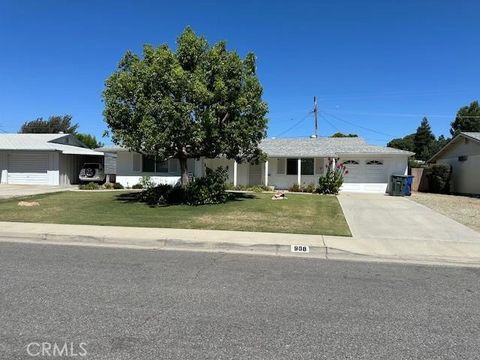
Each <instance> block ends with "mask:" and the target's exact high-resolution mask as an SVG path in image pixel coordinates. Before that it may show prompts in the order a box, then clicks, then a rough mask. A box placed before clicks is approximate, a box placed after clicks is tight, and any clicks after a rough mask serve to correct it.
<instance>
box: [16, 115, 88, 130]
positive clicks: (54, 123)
mask: <svg viewBox="0 0 480 360" xmlns="http://www.w3.org/2000/svg"><path fill="white" fill-rule="evenodd" d="M77 129H78V124H72V116H71V115H60V116H59V115H54V116H50V117H49V118H48V119H47V120H44V119H43V118H41V117H40V118H37V119H35V120H32V121H27V122H25V123H24V124H23V125H22V127H21V128H20V133H36V134H56V133H59V132H63V133H65V134H76V132H77Z"/></svg>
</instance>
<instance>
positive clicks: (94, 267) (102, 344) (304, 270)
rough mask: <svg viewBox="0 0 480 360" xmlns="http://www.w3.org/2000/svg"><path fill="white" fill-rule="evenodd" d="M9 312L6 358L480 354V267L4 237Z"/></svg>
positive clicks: (1, 323)
mask: <svg viewBox="0 0 480 360" xmlns="http://www.w3.org/2000/svg"><path fill="white" fill-rule="evenodd" d="M0 311H1V312H0V335H1V336H0V358H1V359H33V358H42V359H46V358H53V357H50V356H47V355H48V354H45V353H43V355H45V356H43V357H42V356H40V355H42V354H40V351H41V350H45V346H46V345H44V344H47V348H48V344H51V346H52V349H54V347H55V344H56V346H57V350H62V348H61V346H63V345H64V344H68V349H66V350H68V353H67V352H65V348H63V350H62V351H64V352H63V353H60V354H61V355H62V357H60V358H69V357H70V358H76V359H129V360H131V359H214V358H215V359H276V360H277V359H474V358H479V357H480V355H479V354H480V269H472V268H457V267H434V266H413V265H399V264H378V263H356V262H336V261H328V260H316V259H299V258H280V257H268V256H245V255H233V254H215V253H195V252H174V251H148V250H131V249H106V248H95V247H74V246H58V245H33V244H18V243H17V244H13V243H1V244H0ZM32 343H33V345H32ZM28 346H30V348H28ZM80 346H82V347H80ZM27 348H28V350H29V351H30V355H32V354H33V355H35V356H33V357H32V356H30V355H29V353H27ZM52 349H50V350H49V351H50V352H51V351H53V350H52ZM82 350H84V351H82ZM38 354H40V355H38ZM74 354H75V355H77V356H76V357H74V356H73V355H74ZM65 355H68V356H65ZM80 355H85V356H80ZM56 358H59V357H56Z"/></svg>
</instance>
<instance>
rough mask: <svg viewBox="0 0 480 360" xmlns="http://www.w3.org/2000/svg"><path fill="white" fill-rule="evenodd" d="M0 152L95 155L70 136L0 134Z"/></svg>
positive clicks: (97, 154)
mask: <svg viewBox="0 0 480 360" xmlns="http://www.w3.org/2000/svg"><path fill="white" fill-rule="evenodd" d="M0 150H29V151H59V152H61V153H62V154H66V155H67V154H68V155H96V156H102V155H103V152H100V151H95V150H92V149H89V148H87V147H86V146H85V144H83V143H82V142H80V141H79V140H78V139H76V138H75V137H74V136H73V135H71V134H0Z"/></svg>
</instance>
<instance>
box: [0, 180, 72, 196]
mask: <svg viewBox="0 0 480 360" xmlns="http://www.w3.org/2000/svg"><path fill="white" fill-rule="evenodd" d="M75 188H76V186H68V187H65V186H49V185H12V184H0V199H10V198H14V197H22V196H30V195H38V194H45V193H51V192H58V191H65V190H71V189H75Z"/></svg>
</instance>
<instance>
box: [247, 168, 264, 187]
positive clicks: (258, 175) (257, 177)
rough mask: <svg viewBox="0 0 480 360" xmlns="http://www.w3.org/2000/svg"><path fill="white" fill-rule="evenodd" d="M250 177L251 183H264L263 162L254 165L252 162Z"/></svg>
mask: <svg viewBox="0 0 480 360" xmlns="http://www.w3.org/2000/svg"><path fill="white" fill-rule="evenodd" d="M249 170H250V171H249V178H248V182H249V184H250V185H261V184H262V165H261V164H256V165H252V164H250V169H249Z"/></svg>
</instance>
